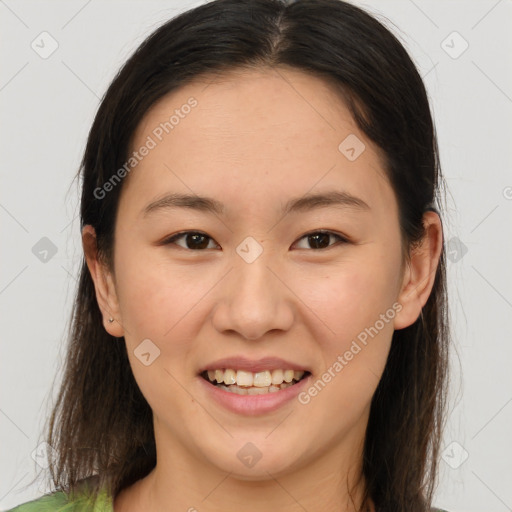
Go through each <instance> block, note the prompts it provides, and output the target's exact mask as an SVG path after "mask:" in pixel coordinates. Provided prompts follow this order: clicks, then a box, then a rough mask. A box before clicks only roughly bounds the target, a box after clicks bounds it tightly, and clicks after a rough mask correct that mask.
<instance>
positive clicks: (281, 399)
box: [198, 374, 311, 416]
mask: <svg viewBox="0 0 512 512" xmlns="http://www.w3.org/2000/svg"><path fill="white" fill-rule="evenodd" d="M198 378H199V380H200V381H201V382H202V385H203V386H204V388H205V390H206V393H208V396H211V397H212V399H213V400H215V401H216V402H217V403H218V404H220V405H222V406H223V407H225V408H226V409H229V410H230V411H232V412H236V413H238V414H245V415H247V416H257V415H259V414H265V413H268V412H272V411H276V410H277V409H279V408H280V407H282V406H283V405H285V404H286V403H288V402H290V401H291V400H293V399H294V398H295V397H296V396H297V395H298V394H299V393H300V392H301V391H302V390H303V389H304V388H305V387H306V386H307V385H308V383H309V381H310V378H311V374H309V375H308V376H307V377H304V378H303V379H302V380H300V381H299V382H297V383H296V384H294V385H293V386H288V387H287V388H284V389H281V390H280V391H275V392H273V393H270V392H269V393H265V394H264V395H237V394H236V393H231V392H230V391H225V390H224V389H221V388H218V387H217V386H215V385H214V384H211V383H210V382H208V381H207V380H206V379H204V378H203V377H201V376H199V377H198Z"/></svg>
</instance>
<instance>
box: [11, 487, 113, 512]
mask: <svg viewBox="0 0 512 512" xmlns="http://www.w3.org/2000/svg"><path fill="white" fill-rule="evenodd" d="M6 512H114V508H113V505H112V500H111V498H110V497H109V496H108V494H107V492H106V490H105V489H100V491H99V493H98V499H97V500H96V502H95V503H93V502H92V499H90V498H88V497H87V496H86V495H84V494H79V495H78V496H76V498H75V499H74V500H70V499H69V497H68V495H67V494H66V493H65V492H64V491H55V492H53V493H51V494H45V495H44V496H41V497H39V498H37V499H35V500H32V501H28V502H26V503H22V504H21V505H18V506H17V507H14V508H12V509H9V510H7V511H6Z"/></svg>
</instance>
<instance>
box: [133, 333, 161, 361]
mask: <svg viewBox="0 0 512 512" xmlns="http://www.w3.org/2000/svg"><path fill="white" fill-rule="evenodd" d="M133 353H134V354H135V357H136V358H137V359H138V360H139V361H140V362H141V363H142V364H143V365H144V366H149V365H150V364H153V362H154V361H155V359H156V358H157V357H159V356H160V349H159V348H158V347H157V346H156V345H155V344H154V343H153V342H152V341H151V340H150V339H149V338H146V339H145V340H142V341H141V342H140V343H139V344H138V345H137V348H136V349H135V350H134V351H133Z"/></svg>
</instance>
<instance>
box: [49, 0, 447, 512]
mask: <svg viewBox="0 0 512 512" xmlns="http://www.w3.org/2000/svg"><path fill="white" fill-rule="evenodd" d="M265 66H289V67H292V68H295V69H298V70H301V71H303V72H306V73H311V74H314V75H315V76H319V77H321V78H323V79H325V80H328V81H329V82H330V83H332V84H333V85H334V86H335V87H336V88H337V90H338V91H339V94H340V96H341V97H342V99H343V100H344V101H345V103H346V104H347V105H348V107H349V108H350V111H351V113H352V115H353V117H354V119H355V121H356V122H357V124H358V126H359V127H360V128H361V130H362V131H363V132H364V133H365V134H366V135H367V136H368V137H369V138H370V139H371V140H372V141H374V142H375V143H376V144H377V145H378V146H379V147H380V148H381V149H382V152H383V154H384V156H385V161H386V171H387V173H388V176H389V179H390V182H391V184H392V186H393V189H394V191H395V195H396V198H397V201H398V206H399V214H400V229H401V232H402V238H403V247H404V253H405V254H406V256H407V254H408V253H409V250H410V248H411V247H412V246H413V245H414V244H415V243H417V242H418V241H419V240H421V239H422V237H423V235H424V231H423V224H422V217H423V214H424V213H425V212H426V211H427V210H429V209H433V210H435V211H440V210H441V204H440V203H441V201H440V198H441V194H440V192H441V191H442V188H443V182H442V176H441V171H440V165H439V158H438V147H437V138H436V133H435V128H434V123H433V120H432V116H431V112H430V106H429V102H428V98H427V94H426V91H425V87H424V84H423V82H422V80H421V78H420V76H419V74H418V71H417V70H416V68H415V66H414V64H413V62H412V60H411V58H410V57H409V55H408V54H407V52H406V50H405V49H404V47H403V46H402V45H401V44H400V42H399V41H398V40H397V39H396V38H395V36H394V35H392V33H391V32H390V31H389V30H388V29H386V28H385V27H384V26H383V25H382V24H381V23H380V22H378V21H377V20H376V19H375V18H374V17H372V16H370V15H369V14H367V13H366V12H365V11H363V10H362V9H360V8H357V7H355V6H353V5H351V4H349V3H345V2H343V1H341V0H298V1H295V2H289V1H285V0H250V1H243V2H240V1H239V0H215V1H212V2H209V3H207V4H204V5H201V6H199V7H196V8H194V9H191V10H189V11H187V12H185V13H183V14H181V15H179V16H177V17H175V18H173V19H171V20H170V21H168V22H167V23H165V24H164V25H163V26H161V27H160V28H158V29H157V30H156V31H155V32H154V33H152V34H151V35H150V36H149V37H148V38H147V39H146V40H145V41H144V42H143V43H142V44H141V45H140V47H139V48H138V49H137V50H136V52H135V53H134V54H133V55H132V56H131V57H130V59H129V60H128V61H127V62H126V64H125V65H124V66H123V67H122V69H121V70H120V71H119V73H118V74H117V76H116V77H115V79H114V80H113V82H112V83H111V85H110V86H109V88H108V90H107V92H106V94H105V96H104V97H103V99H102V101H101V104H100V107H99V109H98V112H97V115H96V117H95V120H94V123H93V125H92V128H91V130H90V133H89V137H88V140H87V146H86V149H85V153H84V156H83V160H82V162H81V167H80V171H79V177H80V178H81V179H82V180H83V183H82V195H81V227H83V226H84V225H86V224H91V225H92V226H93V227H94V228H95V230H96V234H97V242H98V250H99V254H100V256H101V258H102V259H103V261H104V262H105V263H106V264H107V265H108V266H109V268H111V269H112V261H113V258H112V251H113V233H114V226H115V220H116V212H117V206H118V200H119V195H120V192H121V190H122V186H123V183H122V182H121V183H119V184H118V185H117V186H115V187H113V189H112V190H111V191H110V192H109V193H108V194H106V195H104V197H98V193H97V191H98V190H99V189H101V188H102V187H103V185H104V184H105V183H106V182H107V181H109V180H110V179H112V176H113V175H114V174H115V173H116V171H117V170H118V169H120V168H121V167H122V166H123V164H124V162H126V161H127V158H128V157H129V154H130V149H131V147H130V145H131V141H132V138H133V134H134V132H135V130H136V128H137V126H138V125H139V123H140V121H141V119H142V117H143V116H144V114H146V113H147V112H148V110H149V109H150V108H151V107H152V106H153V105H154V104H155V103H156V102H157V101H158V100H159V99H161V98H162V97H163V96H165V95H166V94H168V93H170V92H171V91H174V90H176V89H177V88H179V87H182V86H184V85H185V84H187V83H188V82H189V81H190V80H192V79H194V78H197V77H198V76H199V75H204V76H208V75H211V76H213V75H215V74H221V73H222V72H223V71H229V70H233V69H237V68H238V69H242V68H244V67H245V68H249V67H252V68H258V67H265ZM95 191H96V193H95ZM448 344H449V332H448V318H447V296H446V275H445V252H444V247H443V251H442V254H441V259H440V262H439V265H438V267H437V270H436V276H435V282H434V286H433V290H432V292H431V295H430V297H429V299H428V301H427V303H426V304H425V306H424V308H423V311H422V314H421V315H420V317H419V318H418V319H417V321H416V322H415V323H414V324H412V325H411V326H410V327H407V328H405V329H402V330H398V331H395V333H394V335H393V340H392V344H391V350H390V353H389V357H388V361H387V365H386V367H385V370H384V373H383V375H382V378H381V380H380V383H379V385H378V387H377V390H376V392H375V394H374V396H373V399H372V404H371V412H370V417H369V423H368V427H367V431H366V438H365V446H364V461H363V475H364V479H365V482H366V491H365V492H366V494H365V499H366V500H367V499H368V498H371V499H372V500H373V501H374V503H375V504H376V506H377V508H378V509H379V510H385V511H391V512H406V511H407V512H425V511H426V510H429V508H430V506H431V502H432V496H433V491H434V489H435V485H436V483H437V482H436V480H437V465H438V457H439V452H440V442H441V434H442V429H443V423H444V418H445V404H446V381H447V358H448ZM46 430H47V432H46V433H45V435H46V441H47V442H48V443H49V445H50V446H51V447H52V448H53V451H52V454H53V456H52V457H51V458H50V461H49V462H50V466H49V473H50V474H51V479H52V482H53V484H54V486H55V487H56V489H60V490H64V491H65V492H68V493H71V495H73V496H74V494H75V492H76V490H77V489H78V486H79V483H80V481H81V480H83V479H85V478H86V477H89V476H91V475H98V476H97V479H98V487H106V488H107V490H108V492H109V494H110V495H111V496H116V495H117V494H118V493H119V492H120V491H121V490H122V489H124V488H125V487H128V486H129V485H131V484H132V483H134V482H135V481H137V480H139V479H141V478H143V477H144V476H146V475H147V474H148V473H149V472H150V471H151V470H152V469H153V468H154V466H155V464H156V446H155V439H154V433H153V420H152V411H151V408H150V406H149V405H148V403H147V402H146V400H145V398H144V397H143V395H142V394H141V392H140V390H139V387H138V385H137V383H136V381H135V379H134V376H133V374H132V371H131V368H130V364H129V360H128V357H127V353H126V345H125V343H124V339H118V338H114V337H112V336H111V335H109V334H108V333H107V332H106V331H105V329H104V328H103V324H102V316H101V314H100V309H99V307H98V304H97V301H96V296H95V290H94V286H93V281H92V279H91V276H90V274H89V271H88V268H87V266H86V263H85V260H84V259H83V260H82V265H81V270H80V277H79V282H78V288H77V291H76V299H75V302H74V308H73V315H72V319H71V323H70V328H69V345H68V347H67V356H66V360H65V369H64V373H63V381H62V386H61V388H60V391H59V394H58V397H57V399H56V403H55V405H54V407H53V411H52V414H51V417H50V418H49V422H48V424H47V426H46ZM98 487H97V488H95V491H94V493H95V492H96V490H97V489H98ZM93 496H94V497H95V496H96V494H93Z"/></svg>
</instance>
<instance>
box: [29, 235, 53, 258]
mask: <svg viewBox="0 0 512 512" xmlns="http://www.w3.org/2000/svg"><path fill="white" fill-rule="evenodd" d="M32 254H33V255H34V256H35V257H36V258H37V259H38V260H39V261H42V262H43V263H48V262H49V261H50V260H51V259H52V258H53V257H54V256H55V255H56V254H57V246H56V245H55V244H54V243H53V242H52V241H51V240H50V239H49V238H48V237H46V236H43V238H41V239H40V240H39V241H38V242H36V243H35V244H34V246H33V247H32Z"/></svg>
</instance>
